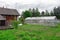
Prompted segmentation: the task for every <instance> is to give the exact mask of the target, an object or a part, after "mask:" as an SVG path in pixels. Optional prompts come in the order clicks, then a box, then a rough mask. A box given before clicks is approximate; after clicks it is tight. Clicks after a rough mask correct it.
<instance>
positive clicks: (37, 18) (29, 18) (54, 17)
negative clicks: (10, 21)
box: [26, 16, 56, 20]
mask: <svg viewBox="0 0 60 40" xmlns="http://www.w3.org/2000/svg"><path fill="white" fill-rule="evenodd" d="M39 19H46V20H47V19H56V16H45V17H28V18H26V20H39Z"/></svg>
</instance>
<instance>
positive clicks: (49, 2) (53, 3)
mask: <svg viewBox="0 0 60 40" xmlns="http://www.w3.org/2000/svg"><path fill="white" fill-rule="evenodd" d="M59 5H60V0H0V6H1V7H3V6H5V7H10V8H17V9H20V11H22V10H24V9H28V8H39V9H40V11H41V10H52V8H54V7H57V6H59Z"/></svg>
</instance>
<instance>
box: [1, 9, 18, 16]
mask: <svg viewBox="0 0 60 40" xmlns="http://www.w3.org/2000/svg"><path fill="white" fill-rule="evenodd" d="M0 14H1V15H17V16H18V15H19V13H18V11H17V10H16V9H8V8H0Z"/></svg>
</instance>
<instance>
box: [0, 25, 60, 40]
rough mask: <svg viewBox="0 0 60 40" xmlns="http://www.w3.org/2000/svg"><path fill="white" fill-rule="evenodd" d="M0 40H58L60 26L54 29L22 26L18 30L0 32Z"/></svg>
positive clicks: (39, 26) (59, 37) (59, 39)
mask: <svg viewBox="0 0 60 40" xmlns="http://www.w3.org/2000/svg"><path fill="white" fill-rule="evenodd" d="M0 40H60V24H58V25H57V26H56V27H50V26H42V25H32V24H24V25H23V26H20V27H18V29H8V30H0Z"/></svg>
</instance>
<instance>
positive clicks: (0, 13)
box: [0, 8, 19, 26]
mask: <svg viewBox="0 0 60 40" xmlns="http://www.w3.org/2000/svg"><path fill="white" fill-rule="evenodd" d="M18 16H19V13H18V11H17V10H16V9H8V8H0V26H7V25H10V23H11V21H13V20H17V17H18Z"/></svg>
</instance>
